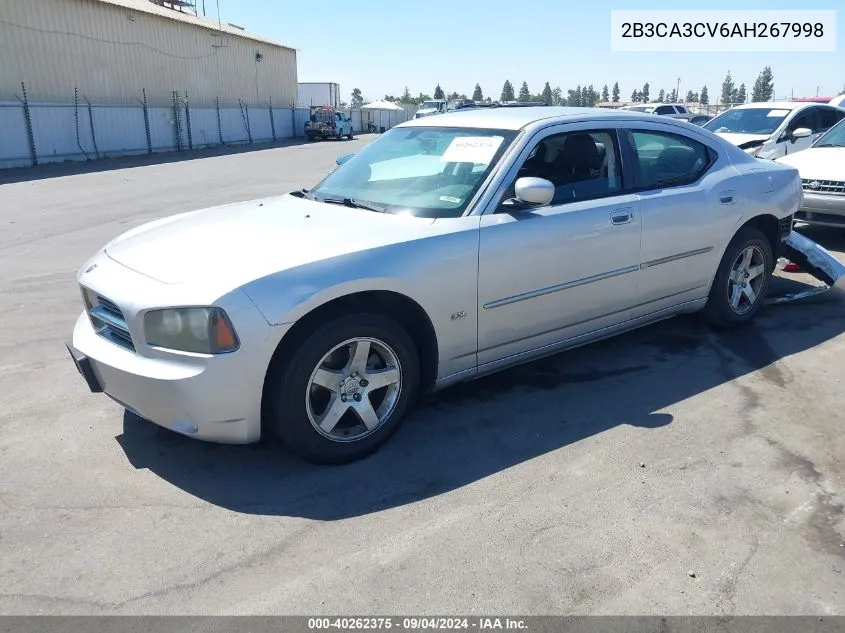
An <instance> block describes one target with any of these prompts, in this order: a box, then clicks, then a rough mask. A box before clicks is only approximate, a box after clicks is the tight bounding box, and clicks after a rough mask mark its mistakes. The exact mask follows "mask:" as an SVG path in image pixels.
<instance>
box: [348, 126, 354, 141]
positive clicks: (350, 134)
mask: <svg viewBox="0 0 845 633" xmlns="http://www.w3.org/2000/svg"><path fill="white" fill-rule="evenodd" d="M346 138H348V139H349V140H350V141H354V140H355V131H354V130H353V129H352V128H351V127H350V128H349V134H347V136H346Z"/></svg>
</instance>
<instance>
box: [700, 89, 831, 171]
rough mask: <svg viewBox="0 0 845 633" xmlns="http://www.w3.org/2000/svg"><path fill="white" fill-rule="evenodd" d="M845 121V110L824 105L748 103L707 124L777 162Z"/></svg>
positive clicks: (741, 146)
mask: <svg viewBox="0 0 845 633" xmlns="http://www.w3.org/2000/svg"><path fill="white" fill-rule="evenodd" d="M843 118H845V109H842V108H838V107H836V106H831V105H827V104H821V103H806V102H796V101H772V102H763V103H748V104H744V105H740V106H736V107H735V108H731V109H730V110H726V111H725V112H722V113H721V114H720V115H718V116H716V117H714V118H713V119H711V120H710V121H708V122H707V123H705V124H704V126H703V127H704V129H706V130H709V131H711V132H714V133H715V134H718V135H719V136H721V137H723V138H725V139H726V140H728V141H730V142H731V143H733V144H734V145H736V146H738V147H739V148H740V149H743V150H745V151H746V152H748V153H749V154H751V155H752V156H756V157H757V158H768V159H775V158H779V157H780V156H785V155H787V154H794V153H795V152H800V151H801V150H804V149H807V148H808V147H810V145H812V144H813V141H815V140H816V139H817V138H818V137H819V136H820V135H822V134H823V133H825V132H826V131H827V130H829V129H830V128H831V127H833V126H834V125H836V124H837V123H838V122H839V121H841V120H842V119H843Z"/></svg>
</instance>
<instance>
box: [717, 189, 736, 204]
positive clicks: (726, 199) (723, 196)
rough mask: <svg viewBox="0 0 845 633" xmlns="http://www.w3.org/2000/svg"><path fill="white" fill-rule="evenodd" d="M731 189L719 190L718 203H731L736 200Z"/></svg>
mask: <svg viewBox="0 0 845 633" xmlns="http://www.w3.org/2000/svg"><path fill="white" fill-rule="evenodd" d="M734 193H735V192H733V191H721V192H719V203H720V204H733V203H734V202H736V198H735V197H734Z"/></svg>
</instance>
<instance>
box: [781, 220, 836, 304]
mask: <svg viewBox="0 0 845 633" xmlns="http://www.w3.org/2000/svg"><path fill="white" fill-rule="evenodd" d="M790 263H793V264H796V265H797V266H798V267H799V268H800V269H801V270H802V271H803V272H806V273H807V274H810V275H812V276H813V277H815V278H816V279H818V280H819V281H821V282H822V283H823V284H824V285H822V286H814V287H812V288H808V289H806V290H802V291H800V292H793V293H789V294H785V295H780V296H774V297H769V298H768V303H787V302H791V301H798V300H800V299H806V298H808V297H815V296H817V295H820V294H823V293H826V292H831V291H833V292H835V293H837V294H840V295H841V294H842V293H843V292H845V265H843V264H842V263H841V262H840V261H839V260H838V259H836V257H834V256H833V255H832V254H831V253H830V252H829V251H828V250H827V249H825V248H824V247H822V246H821V245H819V244H817V243H816V242H814V241H813V240H811V239H809V238H808V237H805V236H804V235H801V234H800V233H796V232H795V231H792V232H791V233H790V234H789V237H788V238H787V239H786V242H785V243H784V245H783V257H781V258H780V259H778V263H777V267H778V268H779V269H781V270H783V269H784V268H786V266H787V265H789V264H790Z"/></svg>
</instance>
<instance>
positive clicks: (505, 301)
mask: <svg viewBox="0 0 845 633" xmlns="http://www.w3.org/2000/svg"><path fill="white" fill-rule="evenodd" d="M639 269H640V267H639V266H626V267H625V268H617V269H616V270H609V271H607V272H604V273H599V274H598V275H591V276H589V277H582V278H581V279H574V280H572V281H566V282H564V283H560V284H555V285H553V286H546V287H545V288H538V289H536V290H529V291H528V292H522V293H520V294H518V295H512V296H510V297H504V298H502V299H496V300H495V301H490V302H488V303H485V304H484V306H483V307H484V309H485V310H488V309H492V308H499V307H501V306H506V305H510V304H512V303H518V302H520V301H526V300H527V299H536V298H537V297H542V296H543V295H547V294H551V293H553V292H560V291H561V290H568V289H569V288H577V287H578V286H584V285H586V284H590V283H593V282H594V281H602V280H604V279H611V278H612V277H618V276H619V275H626V274H628V273H633V272H636V271H638V270H639ZM532 336H533V335H532Z"/></svg>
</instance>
